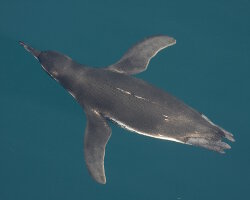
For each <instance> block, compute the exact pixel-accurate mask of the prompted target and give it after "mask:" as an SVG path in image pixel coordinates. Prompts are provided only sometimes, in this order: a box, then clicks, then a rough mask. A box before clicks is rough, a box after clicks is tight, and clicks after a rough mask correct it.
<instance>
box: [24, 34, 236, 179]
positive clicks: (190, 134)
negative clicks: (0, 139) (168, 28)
mask: <svg viewBox="0 0 250 200" xmlns="http://www.w3.org/2000/svg"><path fill="white" fill-rule="evenodd" d="M175 43H176V41H175V39H174V38H171V37H168V36H166V35H159V36H152V37H148V38H146V39H144V40H143V41H141V42H139V43H137V44H136V45H134V46H133V47H132V48H130V49H129V50H128V51H127V52H126V53H125V54H124V56H123V57H122V58H121V59H120V60H119V61H118V62H116V63H115V64H113V65H111V66H108V67H103V68H98V69H97V68H91V67H87V66H85V65H81V64H79V63H77V62H75V61H73V60H72V59H71V58H70V57H68V56H66V55H63V54H61V53H58V52H56V51H39V50H36V49H34V48H32V47H30V46H29V45H27V44H25V43H24V42H20V44H21V45H22V46H23V47H24V48H25V49H26V50H27V51H28V52H30V53H31V54H32V55H33V56H34V57H35V58H36V59H37V60H38V61H39V62H40V64H41V65H42V68H43V69H44V70H45V71H46V72H47V73H48V74H49V75H50V76H51V77H53V78H54V79H55V80H56V81H57V82H58V83H60V84H61V85H62V86H63V87H64V88H65V89H66V90H67V91H68V92H69V93H70V94H71V95H72V96H73V98H74V99H75V100H76V101H77V102H78V103H79V104H80V105H81V106H82V107H83V109H84V111H85V113H86V117H87V126H86V130H85V136H84V157H85V161H86V164H87V168H88V171H89V173H90V175H91V176H92V177H93V178H94V180H96V181H97V182H98V183H102V184H104V183H106V176H105V170H104V156H105V147H106V144H107V142H108V140H109V138H110V136H111V128H110V127H109V124H108V122H107V121H111V122H114V123H116V124H118V125H119V126H121V127H122V128H124V129H127V130H129V131H131V132H135V133H138V134H141V135H145V136H149V137H153V138H158V139H163V140H170V141H174V142H179V143H182V144H188V145H194V146H200V147H204V148H206V149H209V150H213V151H217V152H220V153H224V150H226V149H230V148H231V147H230V146H229V144H227V143H226V142H223V139H227V140H230V141H232V142H233V141H234V138H233V135H232V134H231V133H229V132H228V131H226V130H224V129H222V128H221V127H219V126H218V125H215V124H214V123H213V122H211V121H210V120H209V119H208V118H207V117H206V116H205V115H204V114H201V113H199V112H197V111H196V110H194V109H192V108H191V107H189V106H187V105H186V104H185V103H183V102H182V101H180V100H178V99H177V98H176V97H174V96H172V95H170V94H169V93H167V92H164V91H163V90H161V89H158V88H156V87H154V86H153V85H151V84H149V83H147V82H145V81H143V80H141V79H138V78H135V77H134V76H132V75H134V74H137V73H140V72H143V71H144V70H146V69H147V66H148V64H149V62H150V60H151V58H152V57H154V56H155V55H156V54H157V53H158V52H159V51H160V50H162V49H164V48H166V47H169V46H172V45H174V44H175Z"/></svg>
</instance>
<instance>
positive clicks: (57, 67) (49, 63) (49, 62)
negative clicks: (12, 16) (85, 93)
mask: <svg viewBox="0 0 250 200" xmlns="http://www.w3.org/2000/svg"><path fill="white" fill-rule="evenodd" d="M19 43H20V45H22V46H23V47H24V48H25V49H26V50H27V51H28V52H30V53H31V54H32V55H33V56H34V57H35V58H36V59H37V60H38V61H39V62H40V64H41V66H42V68H43V69H44V70H45V71H46V72H47V73H48V74H49V75H50V76H52V77H53V78H54V79H56V80H58V79H59V78H60V76H63V75H64V74H65V73H67V70H68V68H69V67H70V65H71V63H72V59H71V58H70V57H68V56H66V55H63V54H61V53H58V52H56V51H39V50H37V49H34V48H33V47H31V46H29V45H27V44H25V43H24V42H19Z"/></svg>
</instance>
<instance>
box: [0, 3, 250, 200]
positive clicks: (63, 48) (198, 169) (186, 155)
mask: <svg viewBox="0 0 250 200" xmlns="http://www.w3.org/2000/svg"><path fill="white" fill-rule="evenodd" d="M249 10H250V1H248V0H241V1H232V0H230V1H226V0H214V1H199V0H189V1H174V0H173V1H168V0H165V1H163V0H162V1H160V0H154V1H153V0H152V1H133V0H126V1H114V0H113V1H110V0H108V1H93V0H91V1H90V0H88V1H86V0H82V1H80V0H78V1H49V0H43V1H34V0H30V1H14V0H12V1H10V0H1V1H0V58H1V59H0V60H1V66H0V86H1V94H0V95H1V98H0V105H1V110H0V121H1V122H0V199H1V200H16V199H20V200H31V199H32V200H33V199H36V200H45V199H53V200H54V199H60V200H66V199H74V200H78V199H79V200H80V199H93V200H95V199H102V200H103V199H121V200H122V199H124V200H125V199H126V200H127V199H136V200H138V199H164V200H165V199H183V200H189V199H190V200H193V199H203V200H206V199H209V200H210V199H220V200H221V199H228V200H229V199H238V198H241V199H249V191H250V144H249V140H250V126H249V120H250V114H249V113H250V103H249V102H250V92H249V86H250V78H249V74H250V37H249V36H250V26H249V19H250V12H249ZM155 34H167V35H169V36H172V37H174V38H176V40H177V44H176V45H175V46H173V47H170V48H168V49H166V50H164V51H162V52H160V53H159V54H158V55H157V57H155V58H154V59H153V60H152V61H151V63H150V66H149V68H148V70H147V71H145V72H143V73H141V74H139V75H137V77H139V78H142V79H144V80H146V81H148V82H150V83H152V84H154V85H156V86H158V87H159V88H162V89H164V90H166V91H169V92H170V93H172V94H174V95H175V96H177V97H178V98H180V99H182V100H183V101H185V102H186V103H187V104H189V105H190V106H192V107H194V108H196V109H197V110H199V111H201V112H203V113H205V114H206V115H207V116H208V117H209V118H211V119H212V120H213V121H214V122H216V123H217V124H219V125H220V126H222V127H224V128H225V129H227V130H228V131H230V132H232V133H234V135H235V139H236V142H235V143H233V144H232V149H231V150H229V151H227V153H226V154H225V155H221V154H217V153H214V152H211V151H208V150H205V149H200V148H195V147H191V146H187V145H181V144H177V143H173V142H168V141H161V140H157V139H152V138H148V137H143V136H140V135H137V134H134V133H130V132H128V131H125V130H123V129H121V128H119V127H116V126H114V125H112V130H113V132H112V133H113V134H112V137H111V139H110V141H109V143H108V146H107V150H106V158H105V168H106V176H107V184H106V185H104V186H103V185H99V184H97V183H95V182H94V181H93V180H92V178H91V177H90V176H89V175H88V172H87V169H86V166H85V163H84V159H83V134H84V129H85V125H86V118H85V115H84V112H83V110H82V109H81V107H80V106H79V105H78V104H77V103H76V102H75V101H74V100H73V98H72V97H71V96H70V95H69V94H68V93H67V92H65V91H64V90H63V89H62V87H60V86H59V85H58V84H57V83H56V82H55V81H53V80H52V79H51V78H50V77H49V76H47V74H46V73H44V72H43V70H42V69H41V67H40V65H39V64H38V62H37V61H36V60H35V59H34V58H33V57H32V56H31V55H29V54H28V53H27V52H26V51H24V49H23V48H21V47H20V46H19V45H18V43H17V41H18V40H23V41H25V42H27V43H29V44H31V45H32V46H34V47H36V48H39V49H53V50H57V51H60V52H63V53H65V54H67V55H69V56H71V57H72V58H73V59H75V60H77V61H78V62H80V63H83V64H87V65H90V66H107V65H109V64H111V63H114V62H115V61H117V60H118V59H119V58H120V57H121V56H122V54H123V53H124V52H125V51H126V50H127V49H128V48H129V47H130V46H131V45H132V44H134V43H135V42H137V41H138V40H141V39H142V38H144V37H146V36H150V35H155Z"/></svg>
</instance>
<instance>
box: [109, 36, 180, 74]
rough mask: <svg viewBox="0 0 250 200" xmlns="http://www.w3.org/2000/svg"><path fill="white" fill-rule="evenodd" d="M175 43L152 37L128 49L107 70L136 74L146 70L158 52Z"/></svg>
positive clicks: (170, 40) (167, 38)
mask: <svg viewBox="0 0 250 200" xmlns="http://www.w3.org/2000/svg"><path fill="white" fill-rule="evenodd" d="M175 43H176V41H175V39H174V38H171V37H169V36H166V35H159V36H152V37H149V38H146V39H144V40H143V41H141V42H139V43H137V44H136V45H134V46H133V47H132V48H130V49H129V50H128V51H127V52H126V53H125V54H124V56H123V57H122V58H121V59H120V60H119V61H118V62H117V63H115V64H113V65H111V66H109V67H108V69H109V70H112V71H116V72H119V73H125V74H138V73H140V72H142V71H145V70H146V69H147V66H148V63H149V61H150V60H151V58H152V57H154V56H155V55H156V54H157V53H158V52H159V51H160V50H162V49H164V48H166V47H169V46H172V45H174V44H175Z"/></svg>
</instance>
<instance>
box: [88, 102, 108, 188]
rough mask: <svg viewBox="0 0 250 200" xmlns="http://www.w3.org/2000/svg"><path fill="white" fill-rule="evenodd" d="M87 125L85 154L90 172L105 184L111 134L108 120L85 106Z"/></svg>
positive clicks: (94, 177) (99, 181)
mask: <svg viewBox="0 0 250 200" xmlns="http://www.w3.org/2000/svg"><path fill="white" fill-rule="evenodd" d="M84 109H85V112H86V116H87V127H86V130H85V136H84V156H85V161H86V164H87V168H88V170H89V173H90V174H91V176H92V177H93V179H95V180H96V181H97V182H98V183H102V184H105V183H106V177H105V170H104V156H105V147H106V144H107V142H108V140H109V138H110V135H111V129H110V127H109V125H108V124H107V122H106V120H105V119H104V118H103V117H102V116H101V115H100V114H99V113H98V112H97V111H95V110H93V109H91V108H86V107H85V108H84Z"/></svg>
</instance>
